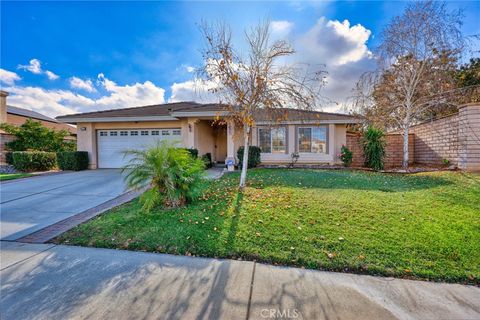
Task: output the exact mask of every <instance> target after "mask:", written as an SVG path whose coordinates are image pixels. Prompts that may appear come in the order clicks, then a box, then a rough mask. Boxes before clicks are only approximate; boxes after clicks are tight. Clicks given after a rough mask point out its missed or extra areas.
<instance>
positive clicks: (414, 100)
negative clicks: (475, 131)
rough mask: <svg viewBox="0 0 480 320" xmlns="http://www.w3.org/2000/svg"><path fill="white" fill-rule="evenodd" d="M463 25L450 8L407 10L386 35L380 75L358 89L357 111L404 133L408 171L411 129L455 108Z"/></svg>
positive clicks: (420, 5) (432, 5) (431, 5)
mask: <svg viewBox="0 0 480 320" xmlns="http://www.w3.org/2000/svg"><path fill="white" fill-rule="evenodd" d="M461 25H462V14H461V12H460V11H456V12H449V11H447V9H446V5H445V3H441V2H433V1H427V2H421V1H418V2H412V3H410V4H408V5H407V7H406V9H405V11H404V13H403V14H402V15H401V16H397V17H394V18H393V19H392V21H391V22H390V23H389V24H388V25H387V26H386V27H385V28H384V30H383V32H382V34H381V44H380V46H379V48H378V51H377V58H378V70H377V71H375V72H370V73H367V74H364V75H363V76H362V77H361V78H360V80H359V82H358V83H357V86H356V92H355V96H356V100H355V104H356V107H357V109H359V110H360V112H361V113H362V114H364V115H365V116H366V117H367V118H370V119H371V120H372V121H373V122H374V123H377V124H381V125H383V126H384V127H387V128H395V129H400V130H402V134H403V162H402V165H403V168H404V169H408V161H409V155H408V153H409V150H408V139H409V138H408V134H409V130H410V127H411V126H412V125H413V124H415V123H416V122H418V121H419V120H420V119H422V117H425V114H426V113H428V112H432V110H436V111H437V112H438V111H439V110H440V109H443V110H451V109H452V108H455V106H454V103H455V100H454V99H449V98H448V96H449V95H450V94H451V93H452V92H453V91H452V90H454V89H455V81H454V77H453V75H454V71H455V68H456V63H457V61H458V58H459V56H460V54H461V52H462V50H463V48H464V44H465V42H464V38H463V37H462V33H461V31H460V28H461ZM452 105H453V106H452Z"/></svg>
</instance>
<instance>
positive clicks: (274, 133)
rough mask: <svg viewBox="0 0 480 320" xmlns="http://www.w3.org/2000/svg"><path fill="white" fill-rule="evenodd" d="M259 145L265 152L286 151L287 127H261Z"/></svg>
mask: <svg viewBox="0 0 480 320" xmlns="http://www.w3.org/2000/svg"><path fill="white" fill-rule="evenodd" d="M258 146H259V147H260V149H261V150H262V152H263V153H286V151H287V135H286V129H285V127H278V128H259V129H258Z"/></svg>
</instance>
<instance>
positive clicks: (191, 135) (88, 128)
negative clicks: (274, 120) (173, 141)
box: [77, 118, 346, 169]
mask: <svg viewBox="0 0 480 320" xmlns="http://www.w3.org/2000/svg"><path fill="white" fill-rule="evenodd" d="M77 128H78V131H77V140H78V143H77V149H78V150H79V151H87V152H88V153H89V158H90V168H92V169H94V168H96V167H97V145H96V143H97V130H102V129H105V130H108V129H118V130H120V129H134V128H138V129H155V128H159V129H167V128H168V129H172V128H181V129H182V144H183V145H184V146H185V147H187V148H197V149H198V153H199V155H200V156H201V155H203V154H205V153H207V152H210V153H211V154H212V158H213V159H212V160H213V161H217V159H216V157H217V152H216V151H218V150H216V149H215V145H217V146H218V145H220V143H221V142H222V141H218V139H217V138H218V137H217V136H216V134H215V132H214V130H213V128H212V127H211V126H210V124H209V122H207V121H205V120H200V119H198V118H188V119H182V120H178V121H149V122H99V123H78V124H77ZM296 130H297V125H287V151H288V152H286V153H284V154H267V153H265V154H262V155H261V159H262V162H263V163H266V164H269V163H270V164H280V163H289V162H290V161H291V156H290V155H291V154H292V153H293V152H295V151H296ZM232 142H233V153H234V157H235V160H236V162H238V159H237V150H238V148H239V147H240V146H243V144H244V143H243V129H242V128H241V127H238V126H237V127H235V129H234V130H233V134H232ZM257 144H258V137H257V128H256V127H255V128H253V132H252V145H257ZM342 144H346V126H345V125H344V124H328V153H326V154H313V153H301V154H300V158H299V159H298V163H301V164H310V163H311V164H315V163H331V164H333V163H339V159H338V157H337V155H338V154H339V153H340V148H341V146H342ZM226 145H227V143H225V144H224V145H222V147H226ZM220 160H222V159H220Z"/></svg>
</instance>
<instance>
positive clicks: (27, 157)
mask: <svg viewBox="0 0 480 320" xmlns="http://www.w3.org/2000/svg"><path fill="white" fill-rule="evenodd" d="M12 160H13V166H14V167H15V169H17V170H19V171H47V170H51V169H53V168H55V166H56V164H57V155H56V154H55V152H44V151H14V152H12Z"/></svg>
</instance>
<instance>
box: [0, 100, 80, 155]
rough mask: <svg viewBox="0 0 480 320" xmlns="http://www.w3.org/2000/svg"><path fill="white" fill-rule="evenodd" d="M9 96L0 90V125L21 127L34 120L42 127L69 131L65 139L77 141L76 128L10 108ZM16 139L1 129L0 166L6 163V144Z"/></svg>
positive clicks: (30, 111) (29, 111)
mask: <svg viewBox="0 0 480 320" xmlns="http://www.w3.org/2000/svg"><path fill="white" fill-rule="evenodd" d="M7 96H8V92H6V91H3V90H0V123H9V124H13V125H17V126H20V125H22V124H23V123H24V122H25V121H27V119H32V120H35V121H39V122H40V123H41V124H42V125H44V126H45V127H47V128H50V129H55V130H67V131H68V132H70V135H69V136H67V137H66V138H65V139H68V140H75V139H76V134H77V128H75V126H72V125H69V124H66V123H61V122H59V121H57V120H55V119H53V118H50V117H47V116H45V115H43V114H41V113H38V112H35V111H32V110H28V109H23V108H18V107H14V106H9V105H7ZM14 139H15V137H14V136H12V135H10V134H8V133H6V132H5V131H3V130H1V129H0V164H3V163H5V154H4V153H5V143H7V142H9V141H13V140H14Z"/></svg>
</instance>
